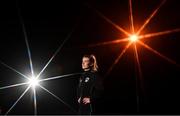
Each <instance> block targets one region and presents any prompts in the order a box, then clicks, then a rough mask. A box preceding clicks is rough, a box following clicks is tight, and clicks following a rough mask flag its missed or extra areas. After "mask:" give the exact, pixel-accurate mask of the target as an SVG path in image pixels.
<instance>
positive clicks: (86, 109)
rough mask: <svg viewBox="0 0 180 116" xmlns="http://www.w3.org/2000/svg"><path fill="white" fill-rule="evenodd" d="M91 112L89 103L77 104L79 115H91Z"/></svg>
mask: <svg viewBox="0 0 180 116" xmlns="http://www.w3.org/2000/svg"><path fill="white" fill-rule="evenodd" d="M91 113H92V108H91V104H83V103H80V104H79V111H78V114H79V115H91Z"/></svg>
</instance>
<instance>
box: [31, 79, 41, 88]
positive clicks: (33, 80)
mask: <svg viewBox="0 0 180 116" xmlns="http://www.w3.org/2000/svg"><path fill="white" fill-rule="evenodd" d="M29 84H30V86H31V87H33V88H35V87H36V86H37V85H38V84H39V80H38V79H37V78H36V77H31V78H30V80H29Z"/></svg>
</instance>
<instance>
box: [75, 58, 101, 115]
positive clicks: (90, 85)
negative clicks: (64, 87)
mask: <svg viewBox="0 0 180 116" xmlns="http://www.w3.org/2000/svg"><path fill="white" fill-rule="evenodd" d="M82 69H83V70H84V72H83V73H82V75H81V77H80V79H79V86H78V103H79V111H78V114H84V115H85V114H86V115H88V114H89V115H90V114H91V113H92V112H94V111H93V109H94V108H93V107H92V106H93V105H92V104H93V103H94V102H95V101H96V100H97V99H98V98H100V96H101V95H102V91H103V84H102V79H101V78H100V76H99V75H98V73H97V72H98V65H97V61H96V57H95V56H94V55H84V56H83V58H82Z"/></svg>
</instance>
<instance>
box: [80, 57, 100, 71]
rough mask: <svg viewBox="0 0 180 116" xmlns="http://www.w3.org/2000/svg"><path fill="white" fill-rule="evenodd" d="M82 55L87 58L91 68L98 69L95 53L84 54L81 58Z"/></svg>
mask: <svg viewBox="0 0 180 116" xmlns="http://www.w3.org/2000/svg"><path fill="white" fill-rule="evenodd" d="M84 57H86V58H89V61H90V67H91V70H92V71H95V72H96V71H98V65H97V60H96V57H95V55H93V54H91V55H84V56H83V58H84Z"/></svg>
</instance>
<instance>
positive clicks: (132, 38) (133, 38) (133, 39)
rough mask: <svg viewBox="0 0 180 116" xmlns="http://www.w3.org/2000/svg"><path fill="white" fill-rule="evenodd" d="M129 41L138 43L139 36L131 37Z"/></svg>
mask: <svg viewBox="0 0 180 116" xmlns="http://www.w3.org/2000/svg"><path fill="white" fill-rule="evenodd" d="M129 40H130V41H132V42H136V41H137V40H138V36H137V35H131V36H130V37H129Z"/></svg>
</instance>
